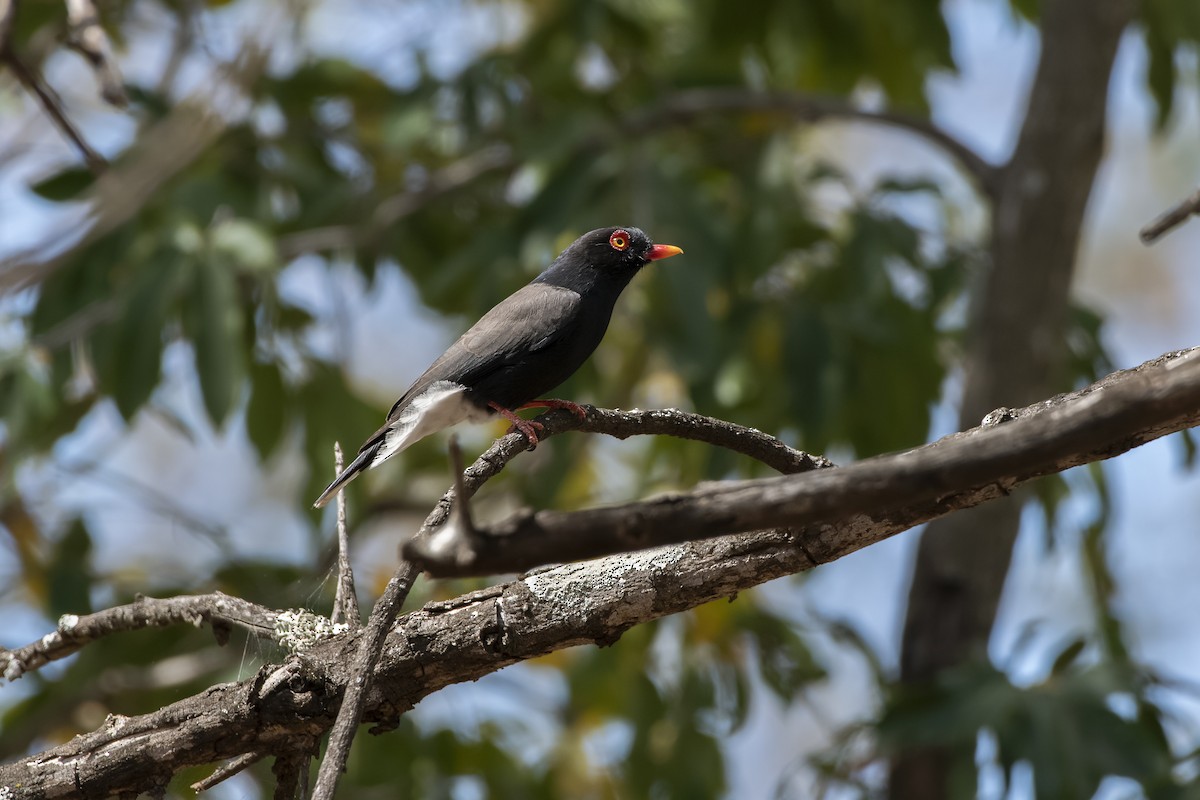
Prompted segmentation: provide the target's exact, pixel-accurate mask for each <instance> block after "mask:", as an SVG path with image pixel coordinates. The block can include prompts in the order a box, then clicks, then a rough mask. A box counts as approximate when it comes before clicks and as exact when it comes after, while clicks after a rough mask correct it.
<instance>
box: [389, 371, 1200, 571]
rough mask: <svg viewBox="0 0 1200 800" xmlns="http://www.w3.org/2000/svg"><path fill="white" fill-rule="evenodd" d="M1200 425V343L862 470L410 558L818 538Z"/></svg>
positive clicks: (442, 547) (717, 491) (720, 491)
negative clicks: (836, 528) (830, 528)
mask: <svg viewBox="0 0 1200 800" xmlns="http://www.w3.org/2000/svg"><path fill="white" fill-rule="evenodd" d="M592 413H593V414H594V413H595V412H592ZM608 413H611V412H608ZM660 413H666V412H660ZM1198 421H1200V349H1197V350H1190V351H1186V352H1184V353H1177V354H1172V355H1169V356H1165V357H1163V358H1160V359H1157V360H1156V361H1153V362H1149V363H1147V364H1144V365H1142V366H1141V367H1139V368H1138V369H1136V370H1126V371H1122V372H1116V373H1113V374H1112V375H1109V376H1108V377H1106V378H1104V379H1103V380H1101V381H1099V382H1097V383H1096V384H1093V385H1092V386H1089V387H1087V388H1085V389H1082V390H1080V391H1078V392H1073V393H1071V394H1066V395H1059V396H1058V397H1055V398H1052V399H1051V400H1047V401H1045V402H1043V403H1038V404H1036V405H1033V406H1030V407H1028V408H1024V409H1019V410H1013V409H999V410H997V411H994V412H992V413H991V414H990V415H989V416H988V419H987V420H986V421H985V423H984V424H983V425H982V426H980V427H978V428H974V429H972V430H969V431H966V432H963V433H956V434H953V435H951V436H947V437H945V438H943V439H941V440H939V441H937V442H934V443H932V444H928V445H925V446H923V447H918V448H915V449H913V450H909V451H906V452H903V453H895V454H891V455H886V456H879V457H876V458H871V459H867V460H866V461H862V462H859V463H857V464H854V465H852V466H849V467H843V468H840V469H820V470H814V471H811V472H807V473H803V474H798V475H785V476H781V477H778V478H763V479H757V480H745V481H722V482H720V483H712V484H702V485H701V486H700V487H698V488H696V489H693V490H691V491H689V492H683V493H678V494H668V495H664V496H661V497H657V498H653V499H650V500H641V501H637V502H634V503H626V504H622V505H614V506H608V507H603V508H592V509H585V510H583V511H565V512H564V511H538V512H533V511H528V510H527V511H522V512H519V513H517V514H515V515H513V516H511V517H509V518H508V519H506V520H503V521H501V522H499V523H497V524H495V525H492V526H490V527H489V528H487V529H484V530H480V529H476V528H474V527H471V526H470V524H469V522H466V520H468V519H469V515H459V516H458V518H457V519H456V520H454V521H452V522H450V523H448V524H445V525H443V526H441V527H439V528H437V529H436V530H434V531H433V532H431V533H430V532H425V531H423V532H422V533H421V534H420V535H418V536H416V537H414V538H413V539H412V540H411V541H409V542H408V543H407V544H406V545H405V547H404V557H405V558H406V559H408V560H409V561H411V562H412V563H413V564H415V565H417V566H418V567H421V568H423V569H425V570H427V571H429V572H431V573H432V574H433V575H434V576H436V577H452V576H471V575H490V574H496V573H505V572H518V571H522V570H527V569H531V568H533V567H537V566H541V565H543V564H551V563H559V562H563V561H573V560H577V559H582V558H595V557H597V556H602V555H609V554H611V553H619V552H627V551H629V550H633V549H637V548H644V547H653V546H659V545H666V544H676V543H678V542H684V541H694V540H696V539H703V538H711V537H714V536H721V535H724V534H729V533H739V532H743V531H750V530H758V529H761V528H767V527H772V526H779V527H783V526H786V527H793V528H796V527H801V526H803V527H804V528H805V529H806V530H809V531H812V530H817V529H819V526H820V525H823V524H826V523H832V522H839V521H844V520H847V519H849V518H852V517H864V516H865V517H869V518H870V520H871V521H872V522H875V523H878V522H883V521H888V522H891V521H894V520H893V518H892V516H891V515H892V512H893V511H895V510H896V509H900V510H901V511H902V515H903V516H904V518H905V521H906V522H907V523H908V524H909V525H912V524H916V522H917V521H925V520H929V519H932V518H934V517H939V516H942V515H944V514H947V513H949V512H950V511H954V510H957V509H962V508H969V507H973V506H977V505H979V504H980V503H981V502H982V501H983V500H984V499H992V498H994V497H997V496H1002V495H1007V494H1008V493H1010V492H1011V491H1012V490H1013V489H1014V488H1015V487H1017V486H1019V485H1020V484H1022V483H1024V482H1026V481H1028V480H1031V479H1033V478H1037V477H1041V476H1044V475H1049V474H1052V473H1057V472H1062V471H1063V470H1066V469H1069V468H1071V467H1074V466H1078V465H1080V464H1085V463H1090V462H1092V461H1097V460H1099V459H1102V458H1109V457H1111V456H1113V455H1116V454H1118V453H1121V452H1124V451H1125V450H1128V449H1129V448H1131V447H1136V446H1138V445H1140V444H1143V443H1145V442H1146V441H1147V437H1155V438H1157V437H1158V436H1161V435H1162V433H1163V432H1165V431H1172V430H1181V429H1183V428H1185V427H1190V426H1192V425H1194V424H1196V422H1198ZM582 424H588V422H587V421H586V420H585V421H584V422H583V423H582ZM593 427H595V423H593ZM997 505H998V507H1000V508H1006V507H1008V506H1010V505H1012V504H1011V503H1000V504H997ZM989 508H990V507H989ZM981 511H983V509H981ZM985 513H986V512H985ZM918 518H919V519H918ZM808 538H814V543H815V544H816V545H819V546H824V545H827V544H828V542H823V541H820V539H821V538H823V537H809V536H805V537H804V539H808ZM963 538H965V539H968V540H971V541H974V539H975V538H976V537H970V536H964V537H963ZM976 544H977V543H976Z"/></svg>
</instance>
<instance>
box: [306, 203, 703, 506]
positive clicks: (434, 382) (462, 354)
mask: <svg viewBox="0 0 1200 800" xmlns="http://www.w3.org/2000/svg"><path fill="white" fill-rule="evenodd" d="M682 252H683V250H682V249H681V248H679V247H676V246H675V245H671V244H654V243H653V242H652V241H651V240H650V237H649V236H647V235H646V233H645V232H644V231H642V230H641V229H640V228H635V227H632V226H619V227H610V228H597V229H596V230H594V231H589V232H588V233H585V234H584V235H583V236H580V237H579V238H578V239H576V240H575V241H574V242H572V243H571V245H570V246H569V247H567V249H566V250H563V251H562V253H560V254H559V256H558V257H557V258H556V259H554V261H553V262H552V263H551V264H550V266H549V267H547V268H546V269H545V270H544V271H543V272H542V273H541V274H540V275H538V276H537V277H536V278H534V279H533V280H532V281H531V282H530V283H528V284H526V285H525V286H522V287H521V288H520V289H518V290H517V291H516V292H514V293H513V294H511V295H510V296H508V297H507V298H505V299H504V300H502V301H501V302H500V303H499V304H497V305H496V306H495V307H494V308H492V310H490V311H488V312H487V313H486V314H484V315H483V316H482V317H481V318H480V319H479V321H478V322H476V323H475V324H474V325H472V326H471V327H470V328H469V329H468V330H467V332H466V333H464V334H463V335H462V336H460V337H459V339H458V340H457V341H456V342H454V344H452V345H450V347H449V349H447V350H446V352H445V353H443V354H442V355H441V356H440V357H439V358H438V359H437V360H436V361H434V362H433V364H431V365H430V366H429V368H428V369H427V370H425V372H424V373H422V374H421V376H420V377H419V378H417V379H416V380H415V381H413V384H412V386H410V387H408V390H407V391H405V392H404V394H403V395H402V396H401V397H400V399H399V400H397V401H396V403H395V405H393V406H392V410H391V411H390V412H389V413H388V415H387V421H386V422H384V424H383V426H382V427H380V428H379V430H377V431H375V433H373V434H372V435H371V436H370V438H368V439H367V440H366V441H365V442H363V445H362V447H360V448H359V450H358V455H357V456H355V458H354V460H353V461H351V462H350V464H349V466H347V467H346V469H344V470H343V471H342V472H341V473H340V474H339V475H338V476H337V477H336V478H335V479H334V480H333V482H332V483H330V484H329V486H328V487H327V488H326V489H325V491H323V492H321V496H320V497H318V498H317V500H316V502H315V503H313V506H314V507H315V508H320V507H322V506H324V505H325V504H326V503H328V502H329V501H330V500H331V499H332V498H333V497H334V496H335V495H336V494H337V493H338V491H339V490H340V489H341V488H342V487H343V486H345V485H346V484H347V483H348V482H350V481H351V480H353V479H354V478H356V477H358V475H360V474H362V473H363V472H365V471H366V470H368V469H371V468H372V467H377V466H379V465H380V464H382V463H383V462H384V461H387V460H388V459H389V458H391V457H392V456H394V455H396V454H397V453H399V452H401V451H402V450H404V449H405V448H407V447H409V446H410V445H412V444H413V443H414V442H416V441H418V440H420V439H423V438H425V437H426V436H429V435H431V434H433V433H437V432H438V431H441V430H445V429H446V428H449V427H451V426H453V425H457V424H459V423H461V422H484V421H487V420H488V419H492V418H493V417H494V415H496V414H499V415H501V416H503V417H504V418H505V419H507V420H509V421H510V422H511V423H512V424H513V427H514V428H515V429H517V430H519V431H521V433H523V434H525V437H526V439H528V441H529V446H530V448H533V447H536V446H537V442H538V438H537V428H539V427H540V426H539V425H537V423H535V422H531V421H529V420H525V419H522V418H521V417H519V416H517V414H516V412H517V411H518V410H520V409H523V408H537V407H542V408H567V409H569V410H571V411H573V412H575V413H576V414H579V415H580V416H581V417H582V416H583V415H584V414H585V413H586V412H585V411H584V409H583V407H582V406H579V405H576V404H575V403H571V402H569V401H566V400H537V398H538V397H540V396H542V395H543V394H544V393H546V392H549V391H550V390H552V389H554V388H555V387H556V386H558V385H559V384H561V383H562V382H563V381H565V380H566V379H567V378H569V377H571V375H573V374H574V373H575V371H576V370H577V369H579V367H581V366H582V365H583V362H585V361H586V360H587V359H588V357H589V356H590V355H591V354H592V352H593V351H595V349H596V347H597V346H599V344H600V340H601V339H603V338H604V333H605V331H607V330H608V323H609V320H610V319H611V317H612V312H613V307H614V306H615V305H616V302H617V298H618V297H619V296H620V295H621V292H622V291H623V290H624V289H625V287H626V286H628V285H629V282H630V281H631V280H632V279H633V277H634V275H636V274H637V273H638V272H639V271H640V270H641V269H642V267H644V266H646V264H648V263H650V262H651V261H659V260H662V259H664V258H670V257H672V256H676V255H679V254H681V253H682Z"/></svg>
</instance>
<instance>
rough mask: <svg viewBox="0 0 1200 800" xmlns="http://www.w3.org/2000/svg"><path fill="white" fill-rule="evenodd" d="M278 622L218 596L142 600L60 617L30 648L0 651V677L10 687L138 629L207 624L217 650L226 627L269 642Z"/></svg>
mask: <svg viewBox="0 0 1200 800" xmlns="http://www.w3.org/2000/svg"><path fill="white" fill-rule="evenodd" d="M278 618H279V612H278V611H273V610H271V609H269V608H266V607H265V606H260V605H258V604H257V603H251V602H250V601H248V600H242V599H241V598H238V597H231V596H229V595H227V594H223V593H221V592H213V593H212V594H200V595H185V596H183V597H169V598H164V599H156V598H153V597H143V598H141V599H139V600H136V601H134V602H133V603H129V604H128V605H123V606H117V607H115V608H109V609H105V610H104V611H97V612H96V613H95V614H86V615H84V616H76V615H75V614H64V615H63V616H62V617H60V618H59V620H58V628H57V629H56V630H54V631H53V632H51V633H48V634H46V635H45V636H43V637H42V638H40V639H38V640H37V641H36V642H32V643H31V644H27V645H25V646H24V647H18V648H17V649H16V650H3V649H0V674H3V675H4V677H5V678H7V679H8V680H10V681H13V680H16V679H17V678H19V677H21V676H22V675H24V674H25V673H26V672H30V671H31V670H35V669H37V668H38V667H41V666H43V665H45V664H48V663H50V662H51V661H57V660H59V659H61V658H66V657H67V656H69V655H71V654H72V653H75V652H77V651H78V650H80V649H81V648H82V647H83V646H84V645H87V644H89V643H91V642H93V641H95V640H96V639H101V638H103V637H105V636H109V635H111V634H114V633H120V632H123V631H134V630H140V629H142V628H165V627H167V626H169V625H179V624H184V623H186V624H189V625H194V626H196V627H199V626H201V625H203V624H206V623H207V624H209V625H212V626H213V632H214V633H215V634H217V637H218V641H220V642H221V643H222V644H224V641H222V639H223V638H227V637H228V635H229V633H228V628H229V626H237V627H239V628H243V629H245V630H247V631H249V632H250V633H253V634H254V635H255V636H259V637H263V638H267V639H275V638H276V633H275V630H276V625H277V623H278Z"/></svg>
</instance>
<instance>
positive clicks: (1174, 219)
mask: <svg viewBox="0 0 1200 800" xmlns="http://www.w3.org/2000/svg"><path fill="white" fill-rule="evenodd" d="M1191 216H1200V189H1197V190H1196V192H1195V193H1194V194H1192V195H1191V196H1190V197H1188V198H1186V199H1185V200H1183V201H1181V202H1179V203H1177V204H1176V205H1174V206H1172V207H1171V208H1169V209H1168V210H1167V211H1165V212H1163V214H1162V215H1160V216H1159V217H1158V219H1156V220H1154V221H1153V222H1151V223H1149V224H1148V225H1146V227H1144V228H1142V230H1141V231H1140V232H1139V233H1138V236H1140V237H1141V239H1142V244H1153V243H1154V242H1155V241H1156V240H1157V239H1158V238H1159V237H1161V236H1162V235H1163V234H1165V233H1166V232H1168V231H1170V230H1171V229H1172V228H1177V227H1179V226H1180V225H1182V224H1183V223H1184V222H1187V219H1188V217H1191Z"/></svg>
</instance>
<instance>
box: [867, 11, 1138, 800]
mask: <svg viewBox="0 0 1200 800" xmlns="http://www.w3.org/2000/svg"><path fill="white" fill-rule="evenodd" d="M1136 7H1137V6H1136V2H1135V0H1047V1H1046V2H1045V3H1043V5H1042V12H1043V16H1042V28H1041V37H1042V52H1041V57H1040V60H1039V63H1038V69H1037V73H1036V75H1035V77H1034V80H1033V85H1032V87H1031V90H1030V97H1029V107H1028V110H1027V112H1026V117H1025V122H1024V125H1023V127H1022V129H1021V133H1020V137H1019V139H1018V141H1017V146H1016V149H1015V150H1014V152H1013V155H1012V158H1011V160H1010V161H1009V162H1008V164H1007V165H1005V167H1004V168H1003V170H1002V172H1001V175H1000V179H999V181H998V184H997V193H996V195H995V197H994V198H993V203H994V205H993V210H992V241H991V267H990V269H989V270H988V272H987V273H986V275H984V276H982V281H981V284H980V286H979V288H978V292H977V294H976V298H975V306H974V314H973V315H972V322H971V325H972V330H971V336H970V339H969V342H968V353H967V365H966V368H967V383H966V391H965V395H964V398H963V404H962V409H961V413H960V417H959V419H960V425H961V427H964V428H965V427H971V426H973V425H976V424H978V423H979V420H980V419H981V418H982V417H983V416H984V415H986V414H987V413H988V412H989V411H991V410H992V409H994V408H996V407H998V406H1022V405H1025V404H1027V403H1029V402H1032V401H1034V400H1036V399H1037V398H1038V397H1040V396H1045V395H1047V394H1051V393H1053V392H1055V391H1061V390H1063V389H1064V388H1066V387H1065V386H1064V385H1063V384H1064V379H1065V370H1064V366H1063V364H1064V359H1065V356H1066V345H1065V342H1064V329H1065V322H1066V319H1067V313H1068V310H1069V291H1070V284H1071V276H1072V272H1073V270H1074V266H1075V258H1076V251H1077V248H1078V244H1079V237H1080V230H1081V228H1082V225H1083V217H1084V211H1085V210H1086V207H1087V201H1088V197H1089V196H1090V194H1091V190H1092V185H1093V183H1094V181H1095V176H1096V171H1097V169H1098V167H1099V164H1100V159H1101V157H1102V155H1103V151H1104V135H1105V112H1106V108H1107V98H1108V83H1109V75H1110V73H1111V71H1112V65H1113V61H1114V59H1115V57H1116V52H1117V45H1118V43H1119V42H1120V39H1121V33H1122V31H1123V30H1124V29H1125V28H1126V26H1128V25H1129V23H1130V22H1131V21H1132V20H1133V18H1134V14H1135V11H1136ZM1021 504H1022V500H1021V499H1020V498H1019V497H1016V496H1014V497H1011V498H1008V499H1006V500H1003V501H997V502H995V503H991V504H989V505H986V506H982V507H979V508H976V509H972V510H969V511H967V512H964V513H961V514H955V515H953V516H951V517H947V518H945V519H943V520H940V521H937V522H934V523H933V524H932V525H930V526H929V529H928V530H927V531H926V532H925V534H924V536H922V538H921V543H920V547H919V549H918V552H917V563H916V569H915V571H914V574H913V580H912V587H911V589H910V591H909V600H908V613H907V618H906V620H905V625H904V635H903V640H902V644H901V657H900V678H901V681H902V682H904V683H910V684H920V683H926V682H928V681H930V680H933V679H934V678H935V677H936V676H937V675H938V674H939V673H940V672H941V671H942V670H944V669H946V668H947V667H950V666H952V665H955V664H959V663H962V662H963V661H966V660H969V659H972V658H984V657H986V654H987V643H988V638H989V635H990V633H991V628H992V621H993V619H994V617H995V614H996V608H997V605H998V604H999V601H1000V593H1001V590H1002V588H1003V586H1004V578H1005V575H1006V574H1007V572H1008V566H1009V561H1010V559H1011V555H1012V547H1013V543H1014V541H1015V540H1016V536H1017V530H1018V527H1019V522H1020V515H1021ZM973 757H974V754H973V752H963V753H953V752H946V751H940V750H927V751H921V752H917V753H911V754H906V755H904V756H902V757H900V758H899V759H897V761H896V762H895V763H894V764H893V766H892V772H891V781H890V795H891V797H892V798H893V800H900V799H901V798H920V800H939V798H949V797H953V796H959V795H960V793H959V792H955V791H952V789H953V787H954V786H956V785H961V784H960V783H958V782H957V781H956V780H955V779H956V776H963V775H969V776H970V778H971V780H972V782H971V785H970V786H969V791H970V795H971V796H974V784H973V776H974V772H973V770H972V769H971V765H972V764H973ZM964 759H965V760H964ZM956 767H958V768H959V769H962V768H965V769H966V770H967V772H965V773H964V772H959V771H957V770H956ZM964 788H966V787H964Z"/></svg>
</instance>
